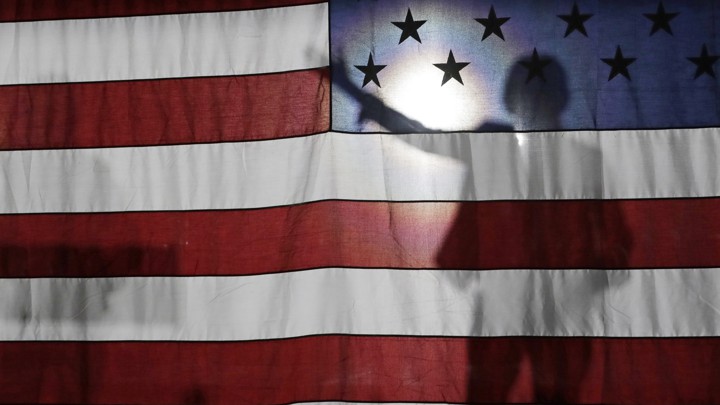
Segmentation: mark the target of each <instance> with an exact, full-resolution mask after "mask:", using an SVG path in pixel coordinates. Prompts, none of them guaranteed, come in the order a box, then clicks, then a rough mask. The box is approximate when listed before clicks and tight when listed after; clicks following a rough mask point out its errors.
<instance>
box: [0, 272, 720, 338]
mask: <svg viewBox="0 0 720 405" xmlns="http://www.w3.org/2000/svg"><path fill="white" fill-rule="evenodd" d="M719 286H720V269H716V268H715V269H672V270H609V271H604V270H603V271H601V270H495V271H447V270H445V271H443V270H412V271H403V270H373V269H318V270H309V271H303V272H295V273H281V274H272V275H258V276H247V277H219V278H218V277H183V278H173V277H151V278H142V277H134V278H110V279H105V278H100V279H62V278H49V279H45V278H43V279H3V280H1V281H0V322H1V326H2V327H0V339H2V340H246V339H272V338H285V337H293V336H303V335H311V334H332V333H349V334H372V335H376V334H377V335H443V336H506V335H512V336H516V335H521V336H616V337H658V336H664V337H671V336H672V337H675V336H717V335H720V288H719Z"/></svg>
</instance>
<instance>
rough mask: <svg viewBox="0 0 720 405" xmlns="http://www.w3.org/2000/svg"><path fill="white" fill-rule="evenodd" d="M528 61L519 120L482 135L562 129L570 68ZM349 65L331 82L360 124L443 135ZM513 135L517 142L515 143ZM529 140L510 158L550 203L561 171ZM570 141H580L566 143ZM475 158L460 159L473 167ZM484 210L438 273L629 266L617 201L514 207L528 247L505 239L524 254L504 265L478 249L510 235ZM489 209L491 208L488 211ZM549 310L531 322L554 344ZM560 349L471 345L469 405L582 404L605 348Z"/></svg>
mask: <svg viewBox="0 0 720 405" xmlns="http://www.w3.org/2000/svg"><path fill="white" fill-rule="evenodd" d="M530 60H531V59H529V58H524V59H520V60H518V61H517V62H516V63H514V64H513V65H512V68H511V69H510V72H509V74H508V76H507V79H506V83H505V89H504V94H503V96H504V97H503V101H504V104H505V107H506V109H507V110H508V111H509V112H510V113H511V114H512V117H513V118H514V120H513V125H508V124H506V123H503V122H498V121H488V122H485V123H483V124H481V125H480V126H478V127H477V128H475V131H478V132H488V131H495V132H507V131H511V130H513V129H515V130H521V131H525V130H560V129H562V119H561V114H562V112H563V111H564V109H565V107H566V105H567V104H568V100H569V92H568V88H567V81H566V78H565V72H564V69H563V68H562V66H561V65H560V63H559V62H558V61H557V60H556V59H554V58H547V59H544V60H545V61H546V62H547V63H545V65H544V67H543V69H542V70H541V71H540V73H538V72H537V71H535V72H534V73H533V74H531V73H532V72H531V70H530V69H528V68H527V62H528V61H530ZM521 62H525V64H523V63H521ZM344 66H345V65H344V63H343V61H342V60H336V61H334V68H335V69H334V70H333V75H334V76H333V80H334V83H335V84H336V85H339V86H340V87H341V88H342V89H344V90H345V91H346V92H347V93H348V94H349V95H351V96H352V97H353V98H354V99H355V100H356V101H357V102H358V103H359V104H360V107H361V111H362V113H361V114H360V116H359V117H358V118H359V119H361V120H362V119H369V120H373V121H375V122H377V123H378V124H380V125H381V126H383V127H384V128H386V129H388V130H389V131H392V132H403V133H409V132H424V133H427V132H436V131H434V130H432V129H429V128H426V127H424V126H423V125H422V124H421V123H419V122H417V121H415V120H412V119H410V118H408V117H406V116H404V115H403V114H402V113H399V112H398V111H396V110H394V109H392V108H390V107H388V106H387V105H385V103H384V102H383V101H382V100H380V99H379V98H377V97H375V96H372V95H369V94H367V93H364V92H362V91H361V90H360V88H358V86H357V85H355V84H353V83H352V82H351V81H350V80H349V79H348V77H347V74H346V73H345V71H344V69H343V68H344ZM508 136H513V135H511V134H508ZM534 136H535V138H533V137H534ZM470 137H472V135H469V136H468V137H464V138H458V139H459V141H461V142H469V139H470ZM522 139H523V141H524V143H520V141H518V144H517V149H518V150H519V153H518V154H516V155H515V156H508V159H520V160H522V161H519V162H518V164H522V166H523V167H524V168H525V169H524V170H525V171H526V173H525V174H526V175H527V184H526V190H524V192H525V193H526V195H527V196H529V197H530V198H531V199H536V200H547V199H550V198H553V195H552V191H551V192H550V193H547V192H546V187H552V186H553V184H554V183H553V182H554V181H555V180H556V179H557V178H560V177H561V175H562V173H560V171H559V170H560V165H559V164H557V162H552V161H545V160H544V157H545V156H547V155H546V154H543V153H538V152H541V151H542V149H543V145H542V142H543V137H542V136H539V135H537V136H536V135H534V134H524V135H523V138H522ZM535 141H537V142H539V144H536V143H535ZM564 142H577V141H576V140H574V138H572V137H568V138H567V139H566V140H564ZM574 146H575V147H576V149H575V150H578V149H580V150H581V153H580V155H582V158H583V164H582V165H581V168H580V169H579V170H581V173H580V175H581V176H582V178H583V179H584V180H586V182H585V184H583V185H582V187H583V191H584V192H585V193H586V194H587V195H588V196H596V198H598V197H599V196H601V195H602V178H603V177H602V175H601V174H599V173H603V169H604V168H603V167H602V158H601V155H600V151H599V150H597V149H595V148H592V147H589V146H583V145H580V144H577V145H574ZM457 150H460V151H467V150H470V148H469V147H468V148H465V147H463V146H462V145H460V146H459V147H458V148H457ZM432 152H435V151H432ZM435 153H436V152H435ZM461 153H462V152H461ZM471 157H472V156H463V158H468V159H469V158H471ZM466 161H469V160H466ZM464 186H465V187H466V188H468V189H472V188H473V187H474V185H473V184H472V173H470V175H469V176H468V178H467V179H466V182H465V185H464ZM470 195H472V193H470ZM487 204H488V203H486V202H473V201H467V202H463V203H461V204H460V208H459V210H458V212H457V215H456V218H455V220H454V222H453V224H452V225H451V227H450V230H449V232H448V234H447V236H446V238H445V240H444V241H443V246H442V247H441V248H440V250H439V253H438V255H437V258H436V262H437V264H438V267H439V268H441V269H467V270H475V271H477V270H485V269H492V268H498V267H493V266H497V265H496V263H504V266H502V268H508V269H510V268H517V269H523V268H527V269H533V268H535V269H553V268H555V269H571V268H579V267H580V268H588V269H591V268H596V269H609V268H623V267H626V263H627V256H628V253H629V251H630V249H631V243H632V240H631V236H630V235H629V233H628V232H627V230H626V228H625V226H624V225H623V224H624V220H623V216H622V212H621V211H620V210H619V209H618V208H617V205H614V204H613V203H612V202H609V203H607V202H603V201H591V202H589V203H588V204H585V205H583V206H582V207H581V209H571V210H564V211H562V212H560V211H559V210H558V209H557V208H554V207H553V205H552V204H553V202H548V201H516V202H514V203H513V204H516V207H521V208H520V209H518V210H517V213H518V215H521V217H520V218H514V221H513V223H514V224H515V225H516V226H518V227H519V229H518V230H516V231H515V232H513V234H515V235H518V234H519V235H523V236H522V240H509V241H508V240H503V242H507V243H512V244H513V245H514V246H515V247H514V249H510V250H507V251H514V252H517V253H519V254H518V255H517V256H513V257H501V258H498V257H497V254H498V253H497V252H494V251H493V250H492V247H491V246H490V247H489V246H484V245H483V243H481V240H483V239H485V240H487V238H488V237H490V238H494V237H495V236H497V238H502V232H503V230H502V229H497V228H496V222H494V221H493V220H492V218H487V217H485V216H484V212H486V210H485V209H484V207H485V205H487ZM490 204H494V203H493V202H490ZM571 225H572V226H571ZM578 225H579V226H578ZM578 227H579V228H580V229H583V230H584V231H583V232H581V233H579V234H577V233H573V234H572V235H571V236H569V237H568V234H567V233H568V232H569V230H571V228H572V231H573V232H577V231H576V229H577V228H578ZM610 230H612V232H610ZM556 234H557V235H556ZM488 235H490V236H488ZM556 236H564V237H560V238H557V237H556ZM558 240H563V241H566V242H567V241H569V243H571V244H572V246H567V245H561V244H558V242H557V241H558ZM569 252H572V254H571V253H569ZM578 256H579V257H578ZM493 263H495V264H494V265H493ZM498 271H502V270H498ZM538 271H543V270H538ZM468 275H470V273H468ZM462 279H463V278H462V277H459V278H457V279H455V280H456V282H458V288H467V287H466V286H467V285H468V284H471V283H462ZM611 287H612V286H611V285H609V284H605V285H599V286H597V289H596V290H594V291H592V293H595V294H599V293H602V292H603V291H604V290H605V289H607V288H611ZM569 288H572V285H569ZM538 292H539V293H541V294H550V293H552V289H551V288H549V289H548V288H542V291H538ZM474 294H476V297H475V305H476V308H475V311H474V313H475V314H478V316H475V317H474V319H475V321H474V324H473V326H472V331H473V333H474V334H478V333H481V332H482V331H483V327H484V326H485V325H483V317H482V316H479V315H480V314H481V313H482V305H483V304H482V302H483V301H482V298H483V297H482V292H475V293H474ZM559 298H561V297H559ZM552 300H554V297H550V301H552ZM561 304H562V303H561ZM528 305H531V304H528ZM578 310H582V308H581V309H578ZM547 311H548V313H546V314H545V315H548V316H546V317H543V319H539V320H531V321H532V323H534V324H540V325H542V328H543V330H544V331H545V332H546V334H547V335H553V334H562V330H563V329H562V326H563V325H562V324H561V315H560V314H557V313H554V312H553V311H554V308H548V309H547ZM557 342H558V341H557V340H553V338H527V337H525V338H523V337H493V338H470V339H468V364H469V369H468V378H467V381H468V386H467V402H468V403H489V402H490V403H506V402H517V400H519V399H521V400H522V401H524V402H532V401H539V402H550V403H562V402H573V401H575V402H577V401H579V400H580V398H581V397H582V396H583V395H584V389H585V388H584V384H585V383H587V381H585V376H586V374H587V370H588V367H589V366H588V365H589V362H590V358H591V355H592V350H591V349H592V345H593V344H596V343H597V342H598V341H591V340H587V339H573V340H571V341H570V342H569V343H568V344H564V345H561V346H559V345H558V344H557ZM558 347H562V348H564V349H566V353H564V354H562V355H558V353H559V352H558V350H557V349H558ZM568 356H571V357H572V359H569V358H568ZM569 360H571V361H569ZM528 369H529V370H528ZM522 376H525V377H522ZM528 376H529V378H530V379H531V380H530V381H529V382H528V381H520V380H521V379H522V378H527V377H528ZM528 383H529V384H530V386H529V387H528ZM523 395H525V396H523ZM528 395H530V396H532V397H528Z"/></svg>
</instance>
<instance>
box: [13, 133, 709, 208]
mask: <svg viewBox="0 0 720 405" xmlns="http://www.w3.org/2000/svg"><path fill="white" fill-rule="evenodd" d="M411 144H412V145H416V146H418V147H419V148H420V149H418V148H416V147H415V146H411ZM718 151H720V130H719V129H715V128H712V129H694V130H665V131H656V132H652V131H622V132H601V133H597V132H573V133H544V134H540V133H537V134H519V135H518V134H503V133H499V134H416V135H405V136H399V135H353V134H338V133H327V134H321V135H316V136H311V137H304V138H292V139H283V140H276V141H264V142H247V143H225V144H206V145H184V146H164V147H140V148H110V149H82V150H35V151H5V152H0V170H2V175H1V176H0V212H2V213H32V212H85V211H94V212H100V211H154V210H196V209H232V208H257V207H267V206H276V205H286V204H295V203H302V202H307V201H317V200H324V199H352V200H394V201H412V200H445V201H447V200H514V199H589V198H606V199H617V198H668V197H701V196H716V195H720V175H719V173H720V172H719V171H718V167H720V161H719V159H718ZM468 168H470V169H471V172H472V177H471V178H469V181H468V184H467V185H465V186H464V185H463V180H462V179H463V176H464V173H466V172H467V171H468ZM463 189H464V191H463Z"/></svg>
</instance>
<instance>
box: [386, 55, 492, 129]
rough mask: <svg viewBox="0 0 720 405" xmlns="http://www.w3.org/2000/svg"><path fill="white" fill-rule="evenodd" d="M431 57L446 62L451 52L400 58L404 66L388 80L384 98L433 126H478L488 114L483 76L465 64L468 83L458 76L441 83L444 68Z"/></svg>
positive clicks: (429, 126)
mask: <svg viewBox="0 0 720 405" xmlns="http://www.w3.org/2000/svg"><path fill="white" fill-rule="evenodd" d="M434 54H438V55H439V53H437V52H434ZM458 57H459V56H456V59H457V58H458ZM460 58H461V57H460ZM429 60H433V61H435V63H444V62H445V61H446V60H447V55H445V56H444V57H443V56H435V57H433V58H431V57H428V56H420V55H412V56H410V57H406V58H404V59H403V60H400V61H398V62H396V63H397V64H398V65H400V66H401V68H398V69H395V70H393V72H392V77H388V79H387V80H386V83H388V85H387V86H385V87H384V88H383V94H384V97H383V98H384V101H385V102H386V103H387V104H388V106H390V107H392V108H394V109H396V110H397V111H399V112H400V113H402V114H404V115H405V116H407V117H408V118H410V119H413V120H416V121H419V122H420V123H421V124H423V125H424V126H426V127H428V128H429V129H433V130H443V131H453V130H455V131H459V130H472V129H473V128H476V127H477V126H478V125H480V123H482V122H483V120H484V119H486V118H487V117H486V110H487V109H486V108H485V98H483V97H478V93H479V92H482V90H483V88H484V87H485V86H484V83H483V82H482V79H481V78H480V77H479V76H477V75H474V74H473V73H474V72H473V70H472V69H469V68H465V69H463V70H462V71H461V72H460V74H461V76H462V78H463V82H464V83H465V84H468V85H463V84H460V83H459V82H457V81H456V80H455V79H450V81H448V82H447V83H445V84H444V85H441V83H442V78H443V71H442V70H440V69H438V68H437V67H435V66H434V65H433V64H432V63H429V62H428V61H429ZM458 61H462V60H459V59H458Z"/></svg>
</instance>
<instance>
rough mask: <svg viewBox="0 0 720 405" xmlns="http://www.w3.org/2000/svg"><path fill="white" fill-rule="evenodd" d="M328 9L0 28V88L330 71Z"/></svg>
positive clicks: (282, 9)
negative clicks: (317, 70)
mask: <svg viewBox="0 0 720 405" xmlns="http://www.w3.org/2000/svg"><path fill="white" fill-rule="evenodd" d="M328 49H329V48H328V15H327V4H316V5H307V6H297V7H280V8H271V9H264V10H252V11H237V12H226V13H199V14H181V15H160V16H143V17H124V18H101V19H84V20H59V21H35V22H19V23H4V24H0V84H25V83H57V82H85V81H105V80H134V79H158V78H166V77H192V76H222V75H239V74H251V73H266V72H278V71H285V70H298V69H308V68H316V67H321V66H327V65H328V63H329V62H328V61H329V50H328Z"/></svg>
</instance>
